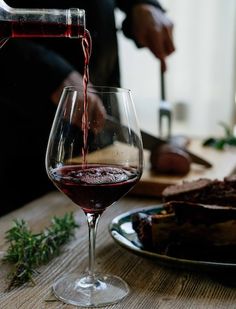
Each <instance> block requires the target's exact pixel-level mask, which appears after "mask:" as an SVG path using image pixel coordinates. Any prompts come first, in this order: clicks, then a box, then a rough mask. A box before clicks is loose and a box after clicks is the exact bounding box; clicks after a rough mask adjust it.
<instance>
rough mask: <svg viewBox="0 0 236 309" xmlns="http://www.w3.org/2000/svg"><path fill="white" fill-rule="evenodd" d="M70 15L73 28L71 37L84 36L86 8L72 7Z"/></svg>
mask: <svg viewBox="0 0 236 309" xmlns="http://www.w3.org/2000/svg"><path fill="white" fill-rule="evenodd" d="M68 15H69V16H68V24H69V25H70V28H71V29H70V30H71V31H70V37H71V38H78V37H84V35H85V29H86V20H85V10H81V9H77V8H71V9H69V14H68Z"/></svg>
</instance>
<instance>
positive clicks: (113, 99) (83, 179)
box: [46, 86, 143, 307]
mask: <svg viewBox="0 0 236 309" xmlns="http://www.w3.org/2000/svg"><path fill="white" fill-rule="evenodd" d="M89 97H93V98H96V99H97V100H98V101H99V103H100V104H103V106H104V108H105V110H106V116H105V118H104V117H101V119H100V120H96V123H95V122H93V119H92V118H91V117H90V116H91V115H89V108H88V105H89V99H88V98H89ZM90 118H91V119H90ZM89 119H90V120H89ZM142 166H143V148H142V140H141V135H140V130H139V126H138V123H137V117H136V112H135V107H134V104H133V100H132V95H131V91H130V90H127V89H123V88H115V87H91V88H88V90H87V92H84V90H79V89H78V88H76V87H73V86H71V87H65V88H64V90H63V93H62V96H61V99H60V102H59V105H58V108H57V112H56V115H55V119H54V122H53V125H52V129H51V133H50V136H49V141H48V147H47V153H46V170H47V173H48V176H49V178H50V179H51V180H52V182H53V183H54V184H55V186H56V187H57V188H58V189H59V190H60V191H62V192H63V193H64V194H65V195H67V196H68V197H69V198H70V199H71V200H72V201H73V202H74V203H75V204H77V205H78V206H79V207H81V208H82V210H83V211H84V213H85V215H86V218H87V222H88V230H89V259H88V260H89V262H88V270H87V271H86V272H84V273H82V274H81V275H79V274H66V275H65V276H63V277H62V278H61V279H59V280H58V281H57V282H55V283H54V285H53V291H54V294H55V296H56V297H57V298H58V299H60V300H62V301H63V302H65V303H68V304H73V305H77V306H83V307H95V306H104V305H109V304H113V303H117V302H118V301H120V300H121V299H123V298H124V297H125V296H127V295H128V293H129V287H128V285H127V284H126V283H125V282H124V281H123V280H122V279H121V278H119V277H117V276H113V275H110V274H101V273H96V272H95V239H96V229H97V224H98V221H99V218H100V217H101V215H102V213H103V212H104V210H105V209H106V208H107V207H108V206H111V205H112V204H114V203H115V202H116V201H118V200H119V199H120V198H121V197H122V196H124V195H125V194H126V193H127V192H128V191H129V190H130V189H131V188H132V187H133V186H134V185H135V184H136V183H137V182H138V181H139V179H140V177H141V174H142Z"/></svg>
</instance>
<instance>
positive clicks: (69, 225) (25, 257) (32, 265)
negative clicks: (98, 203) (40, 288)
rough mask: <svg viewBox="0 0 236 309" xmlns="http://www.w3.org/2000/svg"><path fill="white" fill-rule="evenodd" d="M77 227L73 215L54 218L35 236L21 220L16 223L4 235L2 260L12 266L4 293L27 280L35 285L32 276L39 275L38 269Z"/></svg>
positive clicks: (54, 253) (58, 249) (68, 214)
mask: <svg viewBox="0 0 236 309" xmlns="http://www.w3.org/2000/svg"><path fill="white" fill-rule="evenodd" d="M76 227H78V225H77V224H76V222H75V219H74V216H73V213H67V214H65V216H64V217H62V218H58V217H54V218H53V219H52V224H51V226H50V227H48V228H46V229H45V230H44V231H43V232H42V233H38V234H33V233H32V231H31V230H30V229H29V228H28V226H27V223H26V222H25V221H24V220H15V221H14V226H13V227H12V228H11V229H9V230H8V231H7V232H6V240H7V241H8V242H9V247H8V250H7V252H6V254H5V256H4V258H3V261H4V262H7V263H10V264H13V270H12V271H11V272H10V274H9V280H10V281H9V284H8V287H7V290H11V289H13V288H14V287H18V286H21V285H22V284H24V283H26V282H29V281H31V282H32V283H33V284H35V281H34V278H33V276H34V275H35V274H37V273H38V271H37V267H39V266H40V265H43V264H46V263H47V262H49V261H50V260H51V259H52V258H53V257H55V256H56V255H58V254H59V252H60V247H61V246H62V245H63V244H65V243H66V242H68V240H69V239H70V237H71V236H73V234H74V229H75V228H76Z"/></svg>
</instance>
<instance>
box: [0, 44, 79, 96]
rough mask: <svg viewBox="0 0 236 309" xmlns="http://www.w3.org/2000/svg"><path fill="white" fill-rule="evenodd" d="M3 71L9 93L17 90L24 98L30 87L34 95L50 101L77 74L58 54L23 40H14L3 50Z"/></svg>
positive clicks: (2, 76) (1, 58)
mask: <svg viewBox="0 0 236 309" xmlns="http://www.w3.org/2000/svg"><path fill="white" fill-rule="evenodd" d="M0 67H1V72H2V73H1V77H0V81H1V84H2V86H3V85H4V86H5V87H3V89H6V91H7V89H17V91H18V94H20V92H21V91H22V93H25V89H24V88H25V87H28V88H29V89H31V91H30V92H31V93H37V94H39V93H40V95H42V96H43V97H47V98H48V97H50V96H51V94H52V92H53V91H54V90H56V88H57V87H58V86H59V85H60V84H61V82H62V81H63V80H64V79H65V78H66V77H67V76H68V75H69V74H70V72H71V71H73V70H74V68H73V67H72V66H71V65H70V64H69V63H68V62H66V61H65V60H64V59H63V58H61V57H60V56H59V55H58V54H56V53H55V52H53V51H51V50H48V49H47V48H45V47H43V46H41V45H40V44H37V43H35V42H33V41H30V40H23V39H14V40H11V39H10V40H9V41H8V42H7V43H6V44H5V45H4V46H3V48H1V49H0ZM12 86H13V87H14V88H12ZM21 88H22V90H21Z"/></svg>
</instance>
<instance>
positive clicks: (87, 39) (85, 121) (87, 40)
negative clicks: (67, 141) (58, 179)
mask: <svg viewBox="0 0 236 309" xmlns="http://www.w3.org/2000/svg"><path fill="white" fill-rule="evenodd" d="M82 47H83V52H84V75H83V94H84V112H83V116H82V131H83V148H82V155H83V165H84V167H86V165H87V159H86V156H87V153H88V130H89V117H88V83H89V60H90V55H91V52H92V39H91V36H90V33H89V31H88V30H87V29H86V30H85V34H84V36H83V38H82Z"/></svg>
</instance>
